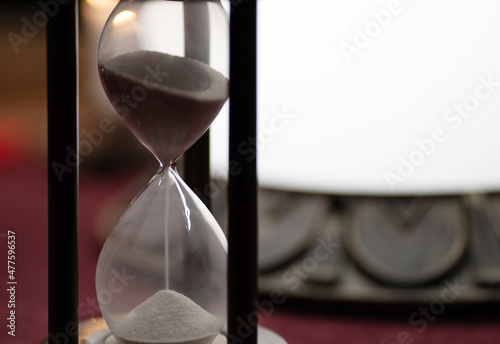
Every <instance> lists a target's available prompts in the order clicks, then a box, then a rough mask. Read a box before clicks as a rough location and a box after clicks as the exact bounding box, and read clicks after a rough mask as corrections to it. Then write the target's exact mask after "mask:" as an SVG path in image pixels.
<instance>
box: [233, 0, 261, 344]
mask: <svg viewBox="0 0 500 344" xmlns="http://www.w3.org/2000/svg"><path fill="white" fill-rule="evenodd" d="M256 10H257V1H256V0H234V1H232V2H231V17H230V67H229V77H230V102H229V163H230V165H229V166H231V171H230V173H229V184H228V204H229V205H228V207H229V215H228V242H229V262H228V342H230V343H233V342H235V341H237V342H238V343H245V344H255V343H257V326H256V324H255V319H256V312H257V310H256V306H255V305H256V301H257V161H256V160H257V155H256V152H255V155H253V156H249V155H248V154H246V155H242V154H241V153H240V152H239V151H238V149H239V148H238V147H239V146H240V144H241V143H242V142H248V139H249V138H256V135H257V125H256V124H257V120H256V114H257V109H256V101H257V93H256V91H257V85H256V83H257V77H256V74H257V67H256V48H257V44H256V41H257V30H256V26H257V25H256V19H257V18H256V16H257V13H256ZM253 141H254V142H255V140H253ZM254 148H255V149H256V147H254ZM241 323H244V324H246V325H247V326H245V327H246V329H245V330H244V331H243V330H242V327H241ZM249 328H250V330H248V329H249Z"/></svg>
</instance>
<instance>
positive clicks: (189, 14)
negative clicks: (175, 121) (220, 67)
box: [184, 1, 210, 208]
mask: <svg viewBox="0 0 500 344" xmlns="http://www.w3.org/2000/svg"><path fill="white" fill-rule="evenodd" d="M184 32H185V38H184V42H185V43H184V46H185V48H184V50H185V54H186V57H189V58H192V59H195V60H198V61H200V62H203V63H206V64H209V62H210V23H209V13H208V4H207V3H206V2H205V1H186V2H184ZM209 157H210V136H209V130H207V132H205V133H204V134H203V135H202V136H201V137H200V138H199V140H198V141H196V142H195V143H194V144H193V146H191V147H190V148H189V149H188V150H187V152H186V153H185V155H184V180H185V181H186V183H187V184H188V185H189V187H190V188H191V189H192V190H193V191H194V192H195V193H196V194H197V195H198V197H200V199H201V200H202V201H203V203H205V205H206V206H207V208H210V195H205V194H204V193H205V191H207V190H208V189H207V188H208V185H209V183H210V158H209Z"/></svg>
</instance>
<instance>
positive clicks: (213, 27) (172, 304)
mask: <svg viewBox="0 0 500 344" xmlns="http://www.w3.org/2000/svg"><path fill="white" fill-rule="evenodd" d="M227 70H228V21H227V18H226V13H225V11H224V9H223V8H222V6H221V5H220V3H219V2H218V1H174V0H170V1H169V0H163V1H158V0H156V1H155V0H151V1H138V0H129V1H121V2H120V3H119V4H118V5H117V7H116V8H115V9H114V11H113V12H112V13H111V16H110V18H109V19H108V21H107V23H106V25H105V28H104V30H103V33H102V36H101V41H100V44H99V73H100V77H101V81H102V84H103V87H104V89H105V92H106V94H107V96H108V98H109V100H110V102H111V104H112V105H113V107H114V108H115V110H116V111H117V113H118V115H119V116H120V118H121V119H122V120H123V121H124V123H125V124H126V125H127V127H128V128H129V129H130V130H131V132H132V133H133V134H134V135H135V136H136V137H137V138H138V139H139V140H140V141H141V142H142V143H143V144H144V145H145V146H146V147H147V148H148V149H149V150H150V151H151V152H152V153H153V154H154V155H155V157H156V158H157V159H158V161H159V164H160V168H159V171H158V172H157V174H156V175H155V176H153V178H152V179H151V180H150V182H149V183H148V185H147V186H146V187H145V188H144V189H143V190H142V191H141V192H140V193H139V195H138V196H136V198H135V199H134V200H133V201H132V203H131V204H130V205H129V207H128V208H127V210H126V211H125V213H124V214H123V215H122V217H121V218H120V220H119V222H118V225H117V226H116V228H115V229H114V231H113V232H112V233H111V234H110V236H109V238H108V239H107V240H106V242H105V244H104V247H103V249H102V252H101V255H100V257H99V261H98V265H97V271H96V291H97V297H98V301H99V306H100V309H101V312H102V315H103V317H104V319H105V321H106V323H107V325H108V327H109V329H110V331H111V333H112V334H113V336H114V339H110V340H114V341H115V342H118V343H120V344H132V343H133V344H137V343H157V344H160V343H193V344H195V343H196V344H204V343H207V344H208V343H213V342H214V340H216V338H217V337H218V336H219V335H220V333H221V331H222V329H223V327H224V326H225V323H226V317H227V316H226V298H227V292H226V288H227V287H226V266H227V242H226V239H225V236H224V234H223V232H222V231H221V229H220V227H219V226H218V224H217V223H216V221H215V220H214V218H213V217H212V215H211V214H210V212H209V211H208V209H207V208H206V207H205V206H204V205H203V203H202V202H201V201H200V200H199V199H198V198H197V197H196V195H195V194H194V193H193V192H192V191H191V190H190V189H189V188H188V187H187V186H186V184H185V183H184V181H183V180H182V179H181V178H180V176H179V174H178V173H177V171H176V169H175V164H176V161H177V160H178V159H179V157H180V156H181V155H182V154H183V153H184V152H185V151H186V150H187V149H188V148H189V147H190V146H191V145H192V144H193V143H194V142H195V141H196V140H198V139H199V137H200V136H201V135H202V134H203V133H204V132H205V131H206V129H207V128H208V126H209V125H210V123H211V122H212V121H213V119H214V118H215V116H216V115H217V113H218V112H219V111H220V109H221V107H222V106H223V104H224V103H225V102H226V100H227V98H228V79H227ZM106 343H108V342H106Z"/></svg>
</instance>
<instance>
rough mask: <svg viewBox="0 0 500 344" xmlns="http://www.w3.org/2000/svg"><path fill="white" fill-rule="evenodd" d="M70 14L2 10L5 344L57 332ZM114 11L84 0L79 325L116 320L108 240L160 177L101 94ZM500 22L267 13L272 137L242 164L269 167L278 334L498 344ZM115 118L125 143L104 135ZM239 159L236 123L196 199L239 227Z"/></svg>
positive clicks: (266, 318)
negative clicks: (50, 143)
mask: <svg viewBox="0 0 500 344" xmlns="http://www.w3.org/2000/svg"><path fill="white" fill-rule="evenodd" d="M53 3H54V2H53V1H50V0H47V1H43V0H42V1H3V2H2V3H1V4H0V25H1V26H2V30H1V33H2V34H1V38H0V61H1V62H2V63H1V64H0V75H1V80H2V83H1V84H0V247H1V249H0V252H2V253H1V254H2V255H5V256H4V257H5V258H2V259H4V261H5V260H7V258H6V233H7V231H8V230H11V231H15V232H16V236H17V238H16V242H17V245H16V246H17V252H16V259H17V261H16V263H17V264H18V265H17V266H16V276H17V280H18V283H19V284H18V286H17V288H18V289H17V294H16V297H17V304H16V307H17V316H18V321H17V324H18V327H17V335H16V337H15V338H13V337H11V336H7V331H6V330H5V329H4V330H3V331H2V332H1V333H0V338H2V340H1V342H2V343H4V342H5V343H33V342H40V341H41V340H42V339H43V338H44V337H45V336H46V331H47V314H46V313H47V277H46V275H47V258H46V257H47V239H46V238H47V205H46V195H47V186H46V170H47V163H46V139H47V138H46V72H45V63H46V57H45V30H44V27H45V22H44V20H46V19H44V18H46V15H47V14H48V15H50V11H51V10H52V9H53V7H50V6H49V5H48V4H53ZM115 4H116V2H115V1H112V0H82V1H80V7H81V11H80V51H79V54H80V128H79V132H80V139H81V140H82V141H87V142H92V141H91V140H92V139H94V140H97V141H94V142H96V144H92V146H91V150H90V151H89V152H88V153H87V152H85V154H83V153H81V156H80V159H81V160H80V307H79V313H80V317H81V320H85V319H88V318H92V317H96V316H99V315H100V312H99V309H98V306H97V303H96V302H97V301H96V295H95V287H94V275H95V265H96V262H97V257H98V255H99V252H100V249H101V246H102V244H103V242H104V240H105V238H106V237H107V235H108V234H109V233H110V231H112V229H113V228H114V226H115V224H116V222H117V220H118V218H119V216H120V214H121V213H122V212H123V210H124V209H125V207H126V206H127V205H128V203H129V202H130V200H132V198H133V197H134V195H136V194H137V192H139V190H140V189H141V188H142V187H143V186H144V185H145V184H146V183H147V181H148V180H149V178H150V177H151V176H152V175H153V174H154V173H155V171H156V169H157V162H156V160H155V159H154V158H153V156H152V155H151V154H150V153H149V152H148V151H147V150H146V149H145V148H144V147H143V146H142V145H141V144H140V143H138V142H137V140H136V139H135V138H134V137H133V136H132V135H131V134H130V133H129V131H128V129H126V128H125V127H124V126H123V125H122V123H121V121H120V120H119V119H118V116H116V114H115V112H114V110H113V109H112V107H111V105H110V104H109V102H108V100H107V98H106V96H105V95H104V93H103V92H102V88H101V85H100V81H99V78H98V73H97V65H96V64H97V60H96V56H97V44H98V39H99V36H100V32H101V30H102V27H103V25H104V23H105V20H106V18H107V16H108V15H109V13H110V12H111V10H112V9H113V8H114V6H115ZM223 4H224V6H225V7H226V8H227V2H223ZM499 10H500V6H499V5H498V4H497V3H496V2H495V1H493V0H490V1H488V0H482V1H475V2H472V1H467V0H461V1H447V0H443V1H439V2H435V1H427V0H426V1H424V0H422V1H419V2H412V1H405V0H400V1H396V0H392V1H378V0H377V1H357V2H351V1H324V0H315V1H309V2H304V1H291V0H288V1H285V0H262V1H259V12H258V13H259V24H258V25H259V31H258V34H259V35H258V37H259V42H258V49H259V50H258V73H259V75H258V80H259V83H258V116H259V122H258V123H259V124H258V125H259V127H258V136H257V138H249V140H248V141H247V142H242V144H241V153H242V154H248V155H249V157H250V156H251V154H252V153H251V152H252V149H253V148H254V147H257V149H258V151H259V160H258V168H259V181H260V185H261V188H260V190H259V216H260V218H259V221H260V229H259V230H260V239H259V240H260V242H259V245H260V246H259V269H260V280H259V288H260V293H261V302H260V305H261V307H260V310H261V314H262V320H263V324H264V325H265V326H267V327H269V328H271V329H273V330H275V331H276V332H278V333H279V334H280V335H282V336H283V337H284V338H285V339H286V340H287V341H288V342H289V343H290V344H295V343H313V342H314V343H332V342H337V343H438V342H439V343H441V342H447V341H449V342H454V343H495V342H498V340H499V339H500V328H499V326H498V318H497V314H498V312H497V310H498V301H499V300H500V229H499V228H500V226H499V225H500V223H499V221H500V218H499V215H498V214H499V211H498V210H499V207H500V203H499V201H500V199H499V196H498V190H499V186H500V177H498V176H499V175H500V173H499V172H500V165H499V159H497V156H496V154H495V153H496V149H495V147H497V146H499V145H500V142H499V137H500V135H497V134H496V130H497V128H498V127H499V124H500V123H499V121H500V117H499V116H498V111H499V110H500V92H499V91H500V90H499V88H500V87H499V86H500V64H499V63H498V61H499V57H500V50H499V48H498V45H497V44H494V42H496V41H497V39H498V38H499V37H500V24H499V23H498V20H496V15H497V12H498V11H499ZM44 13H45V14H46V15H44ZM62 101H63V100H62ZM103 119H106V120H107V119H110V120H112V124H113V128H114V129H113V130H112V131H111V132H110V133H106V134H103V135H102V136H92V133H95V129H96V128H99V125H100V123H101V121H102V120H103ZM226 160H227V107H225V108H224V109H223V111H222V113H221V114H220V116H219V118H218V119H217V120H216V121H215V123H214V125H213V127H212V129H211V173H212V181H211V183H210V185H208V186H207V187H206V188H205V189H204V190H196V191H197V192H198V194H199V195H200V197H201V198H203V197H207V198H209V197H210V198H213V208H212V212H213V213H214V215H215V216H216V218H217V219H218V221H219V222H220V224H221V226H222V227H223V228H224V227H225V215H226V214H225V209H226V203H225V202H226V200H225V192H224V190H225V183H226V178H227V169H228V166H227V162H226ZM180 168H181V170H182V161H181V162H180ZM4 266H5V264H4ZM5 269H6V268H5ZM3 275H4V277H3V278H2V282H1V283H6V281H7V271H6V270H5V273H3ZM5 289H6V288H1V290H2V291H1V293H0V297H1V302H0V314H1V315H2V316H5V318H6V317H7V316H8V308H7V300H8V294H7V292H6V290H5ZM276 290H279V291H281V292H283V293H284V295H285V296H286V299H285V301H283V302H280V303H279V304H278V303H273V302H270V301H269V300H270V298H271V295H274V294H273V293H274V292H275V291H276Z"/></svg>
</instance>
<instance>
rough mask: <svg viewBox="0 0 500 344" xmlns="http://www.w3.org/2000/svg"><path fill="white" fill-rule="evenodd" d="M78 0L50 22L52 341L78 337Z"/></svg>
mask: <svg viewBox="0 0 500 344" xmlns="http://www.w3.org/2000/svg"><path fill="white" fill-rule="evenodd" d="M77 25H78V1H77V0H70V1H68V2H65V3H64V4H60V5H59V7H58V12H57V13H56V14H55V15H54V16H52V17H50V18H49V20H48V23H47V31H46V33H47V43H46V44H47V106H48V119H47V125H48V128H47V130H48V157H47V158H48V176H47V178H48V227H49V233H48V235H49V327H48V331H49V335H48V342H49V343H50V344H52V343H53V344H55V343H60V342H62V341H64V342H65V343H68V344H77V343H78V159H79V155H78V30H77Z"/></svg>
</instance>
